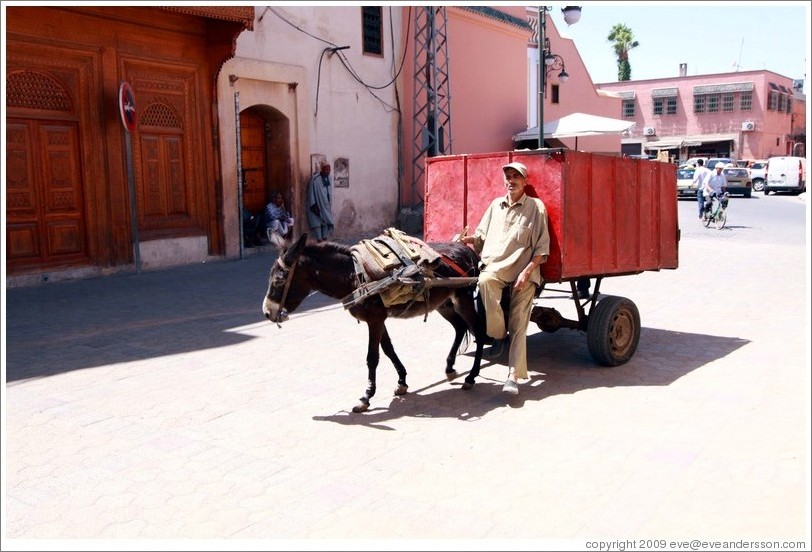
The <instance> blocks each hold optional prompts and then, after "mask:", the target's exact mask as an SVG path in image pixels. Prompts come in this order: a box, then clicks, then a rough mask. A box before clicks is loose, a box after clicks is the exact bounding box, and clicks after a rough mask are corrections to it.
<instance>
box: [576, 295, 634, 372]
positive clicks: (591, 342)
mask: <svg viewBox="0 0 812 552" xmlns="http://www.w3.org/2000/svg"><path fill="white" fill-rule="evenodd" d="M639 341H640V312H639V311H638V310H637V306H636V305H635V304H634V303H633V302H632V301H631V300H629V299H626V298H625V297H618V296H615V295H603V296H601V300H600V301H599V302H598V304H597V305H595V307H594V308H593V309H592V311H591V312H590V313H589V321H588V322H587V328H586V342H587V345H588V347H589V354H591V355H592V358H594V359H595V361H597V362H598V364H602V365H604V366H618V365H620V364H625V363H626V362H627V361H628V360H629V359H630V358H632V355H634V352H635V351H636V350H637V343H638V342H639Z"/></svg>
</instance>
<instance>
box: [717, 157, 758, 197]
mask: <svg viewBox="0 0 812 552" xmlns="http://www.w3.org/2000/svg"><path fill="white" fill-rule="evenodd" d="M723 172H724V173H725V178H727V192H728V193H729V194H731V195H732V194H739V195H743V196H744V197H750V196H751V195H752V193H753V181H752V180H751V179H750V172H749V171H748V170H747V169H745V168H743V167H734V166H733V165H732V164H730V166H725V169H724V171H723Z"/></svg>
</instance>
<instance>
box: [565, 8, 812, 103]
mask: <svg viewBox="0 0 812 552" xmlns="http://www.w3.org/2000/svg"><path fill="white" fill-rule="evenodd" d="M811 4H812V3H810V2H808V1H804V2H780V1H775V2H769V3H768V2H755V3H752V2H657V3H656V4H655V3H651V2H582V3H581V4H580V5H581V19H580V21H579V22H578V23H576V24H574V25H571V26H569V27H568V26H567V24H566V23H565V22H564V16H563V14H562V13H561V7H562V5H558V4H557V5H555V6H554V7H553V10H552V11H551V12H550V16H551V17H552V21H553V23H554V24H555V26H556V28H557V29H558V31H559V33H561V34H562V36H569V37H570V38H572V39H573V40H574V42H575V46H576V47H577V48H578V53H579V54H580V55H581V58H582V59H583V61H584V65H585V66H586V68H587V71H589V75H590V77H591V78H592V81H593V82H594V83H603V82H616V81H617V61H616V58H615V54H614V51H613V50H612V46H611V43H610V42H609V41H608V40H607V39H606V37H607V36H608V35H609V32H610V30H611V28H612V26H614V25H615V24H617V23H622V24H625V25H626V26H627V27H629V28H630V29H631V31H632V33H633V34H634V37H635V39H636V40H637V41H638V42H639V43H640V45H639V46H637V47H636V48H634V49H632V50H631V51H630V53H629V63H630V64H631V71H632V74H631V78H632V80H643V79H656V78H671V77H676V76H679V66H680V63H686V64H687V69H688V75H689V76H691V75H704V74H709V73H725V72H731V71H736V70H737V68H738V70H740V71H753V70H761V69H767V70H769V71H773V72H775V73H778V74H779V75H783V76H785V77H789V78H791V79H804V92H805V93H806V94H808V93H809V83H808V82H807V80H808V79H810V78H812V76H810V75H809V74H808V66H809V64H810V61H812V60H810V17H812V15H811V12H810V5H811ZM565 62H566V60H565Z"/></svg>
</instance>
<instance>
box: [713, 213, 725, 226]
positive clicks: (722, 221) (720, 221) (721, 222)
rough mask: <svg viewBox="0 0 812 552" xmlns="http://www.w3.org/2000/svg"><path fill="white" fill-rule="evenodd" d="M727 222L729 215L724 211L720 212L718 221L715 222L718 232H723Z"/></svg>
mask: <svg viewBox="0 0 812 552" xmlns="http://www.w3.org/2000/svg"><path fill="white" fill-rule="evenodd" d="M726 222H727V214H726V213H725V212H724V211H719V212H718V213H717V214H716V219H715V220H714V221H713V224H714V226H716V229H717V230H721V229H722V228H724V227H725V223H726Z"/></svg>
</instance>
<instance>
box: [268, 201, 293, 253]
mask: <svg viewBox="0 0 812 552" xmlns="http://www.w3.org/2000/svg"><path fill="white" fill-rule="evenodd" d="M293 222H294V221H293V217H292V216H290V213H288V211H287V209H285V201H284V200H283V199H282V194H281V193H280V192H274V193H273V194H271V202H270V203H269V204H268V206H267V207H265V225H266V226H265V232H266V233H267V235H268V240H269V241H270V239H271V233H272V232H276V233H277V234H279V235H280V236H282V237H283V238H284V237H287V235H288V232H290V230H291V229H292V228H293Z"/></svg>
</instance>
